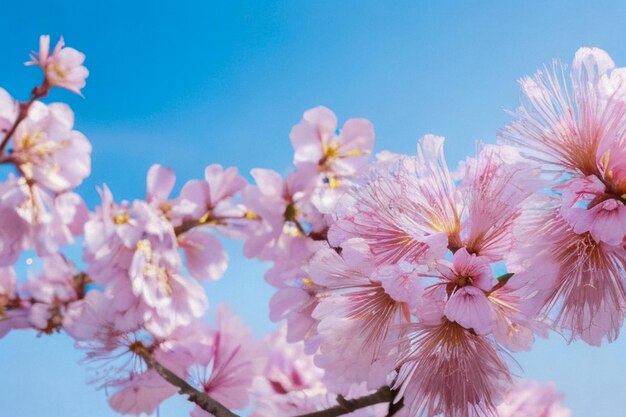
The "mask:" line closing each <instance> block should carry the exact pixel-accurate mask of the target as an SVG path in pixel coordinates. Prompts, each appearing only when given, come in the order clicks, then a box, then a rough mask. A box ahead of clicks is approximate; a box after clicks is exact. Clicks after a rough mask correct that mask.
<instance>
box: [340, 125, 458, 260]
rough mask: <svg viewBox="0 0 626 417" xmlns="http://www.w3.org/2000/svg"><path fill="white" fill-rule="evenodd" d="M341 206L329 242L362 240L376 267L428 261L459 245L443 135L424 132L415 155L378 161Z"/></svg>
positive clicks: (455, 195) (455, 201)
mask: <svg viewBox="0 0 626 417" xmlns="http://www.w3.org/2000/svg"><path fill="white" fill-rule="evenodd" d="M362 182H363V184H361V185H357V186H355V187H354V190H353V192H352V193H351V195H350V196H349V197H347V198H345V199H344V200H342V201H341V202H340V203H339V204H340V206H343V207H340V208H339V210H338V212H337V213H338V217H339V218H338V219H337V221H336V222H335V223H334V224H333V225H332V226H331V229H330V231H329V240H330V242H331V244H333V246H340V245H341V243H342V242H343V241H345V240H347V239H349V238H352V237H358V238H362V239H364V240H365V242H366V243H367V244H368V246H369V250H370V252H371V254H372V256H373V258H374V263H375V265H383V264H395V263H398V262H400V261H403V260H404V261H408V262H413V263H430V262H433V261H435V260H437V259H439V258H441V257H443V255H444V254H445V252H446V250H447V246H448V245H449V244H452V245H454V246H458V245H460V242H459V233H460V214H459V213H460V207H459V205H460V200H459V194H458V192H457V191H456V187H455V185H454V182H453V180H452V177H451V176H450V173H449V171H448V168H447V166H446V163H445V159H444V155H443V138H440V137H436V136H426V137H424V139H423V140H422V142H421V143H420V145H419V146H418V158H417V159H410V158H403V159H401V160H399V161H396V162H395V163H393V162H392V163H382V164H381V165H380V169H377V167H376V165H374V167H373V168H372V169H371V170H370V171H369V172H368V173H367V174H365V176H364V178H363V179H362Z"/></svg>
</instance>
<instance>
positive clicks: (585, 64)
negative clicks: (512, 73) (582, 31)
mask: <svg viewBox="0 0 626 417" xmlns="http://www.w3.org/2000/svg"><path fill="white" fill-rule="evenodd" d="M614 74H615V77H614V76H613V75H614ZM623 75H624V69H623V68H618V69H616V68H615V64H614V63H613V61H612V60H611V58H610V57H609V56H608V54H607V53H606V52H604V51H603V50H601V49H597V48H581V49H579V50H578V51H577V52H576V55H575V57H574V62H573V64H572V69H571V72H570V74H569V77H567V76H566V75H565V73H564V70H563V69H561V70H559V69H558V68H557V65H556V64H555V68H553V69H552V71H549V70H548V69H546V70H544V71H539V72H538V73H537V74H536V76H535V78H534V79H533V78H525V79H523V80H522V81H521V84H522V89H523V91H524V94H525V96H526V101H525V103H524V104H523V105H522V106H521V107H520V108H519V109H518V112H517V114H516V115H515V117H516V118H515V120H514V121H513V122H512V123H511V124H510V125H509V126H507V127H506V128H504V129H503V130H502V132H501V133H500V139H501V140H503V141H506V142H510V143H513V144H516V145H518V146H520V150H521V152H522V153H523V154H524V155H526V156H528V157H529V158H530V159H533V160H534V161H536V162H538V163H539V168H541V169H542V170H543V171H544V172H551V173H554V174H556V177H555V178H556V179H559V178H563V179H565V180H571V182H570V183H569V185H566V186H565V187H566V188H565V189H563V187H555V191H561V190H562V191H563V192H564V193H565V194H564V196H563V198H564V200H565V201H564V206H565V207H564V212H563V215H564V216H565V217H566V218H567V219H568V221H570V223H571V224H572V225H573V226H574V230H575V231H577V233H582V232H583V231H585V232H586V231H591V230H592V229H593V236H594V239H596V240H598V241H606V242H607V243H610V244H617V243H618V241H619V240H623V239H624V234H625V233H624V227H623V224H624V218H625V217H624V216H626V214H625V213H626V209H625V208H624V204H625V203H626V198H625V197H624V195H625V193H626V175H625V173H626V156H625V155H626V151H625V149H626V146H624V145H625V144H626V142H625V141H626V138H625V135H624V126H625V124H626V100H624V94H625V92H626V84H624V83H623V79H624V77H623ZM593 177H595V178H596V179H592V178H593ZM581 178H586V180H581ZM581 181H582V182H581ZM584 181H587V183H588V184H587V185H588V186H587V187H584V186H583V182H584ZM557 185H558V184H557ZM585 188H586V189H585ZM588 198H589V199H588ZM574 203H575V204H577V205H576V206H572V204H574ZM584 210H587V211H588V212H585V211H584ZM612 221H617V223H616V224H617V225H618V227H617V229H611V228H609V227H607V224H608V223H609V222H612ZM603 235H604V236H603ZM620 235H621V236H620Z"/></svg>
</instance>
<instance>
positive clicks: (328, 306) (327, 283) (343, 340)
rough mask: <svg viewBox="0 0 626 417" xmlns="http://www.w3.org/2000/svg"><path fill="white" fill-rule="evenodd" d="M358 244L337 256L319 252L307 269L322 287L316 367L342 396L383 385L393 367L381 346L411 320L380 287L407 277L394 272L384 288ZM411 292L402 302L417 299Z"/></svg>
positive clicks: (404, 306) (317, 314)
mask: <svg viewBox="0 0 626 417" xmlns="http://www.w3.org/2000/svg"><path fill="white" fill-rule="evenodd" d="M360 243H361V242H355V241H352V242H349V244H346V245H345V246H344V248H343V251H342V255H341V256H340V255H338V254H337V253H336V252H335V251H334V250H332V249H328V248H327V249H324V250H320V251H319V252H318V253H317V254H316V256H315V257H314V258H313V260H312V261H311V265H310V272H311V280H312V281H313V283H314V284H317V285H319V286H320V287H322V288H323V290H321V291H320V293H321V296H320V301H319V304H318V306H317V307H316V308H315V311H314V312H313V317H314V318H316V319H318V320H320V323H319V324H318V332H319V334H320V341H321V342H320V349H319V354H318V355H317V357H316V364H318V365H319V366H320V367H322V368H323V369H324V370H325V371H326V381H327V384H330V385H329V388H331V389H333V390H335V391H337V392H344V393H345V390H346V389H348V388H349V387H350V385H351V384H353V383H360V382H363V381H366V382H367V386H368V388H373V389H375V388H377V387H379V386H381V385H384V384H385V383H386V380H387V375H388V374H389V373H390V372H391V371H393V368H392V364H390V363H385V362H388V361H389V360H390V359H389V356H390V355H392V352H390V351H389V349H388V348H387V346H386V345H385V344H386V343H388V342H389V341H390V340H391V339H392V338H395V337H397V331H395V330H394V327H397V325H398V324H400V323H406V322H407V321H408V319H409V315H410V313H409V306H408V304H407V303H404V302H402V301H398V300H395V299H394V298H393V297H392V296H391V295H390V294H388V293H387V291H386V288H385V287H387V288H389V287H393V283H392V282H391V281H392V280H395V281H405V280H407V279H410V278H408V275H410V273H404V272H403V271H401V270H400V268H397V269H396V270H394V271H393V273H392V274H389V273H387V274H385V275H386V276H385V278H386V279H385V284H384V285H383V283H382V282H381V281H380V279H379V278H378V276H377V275H378V274H376V273H375V268H374V267H373V265H372V264H371V263H370V262H368V260H367V245H361V244H360ZM359 246H362V247H359ZM389 275H392V276H393V278H391V277H390V276H389ZM413 290H414V291H415V293H414V294H406V297H407V298H410V297H413V298H419V296H420V288H419V287H417V288H416V287H413ZM347 335H349V336H347Z"/></svg>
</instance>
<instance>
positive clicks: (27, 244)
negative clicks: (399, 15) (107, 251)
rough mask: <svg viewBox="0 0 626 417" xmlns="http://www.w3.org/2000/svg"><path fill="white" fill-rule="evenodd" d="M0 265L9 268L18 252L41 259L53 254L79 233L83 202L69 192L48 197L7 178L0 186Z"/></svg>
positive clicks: (84, 216) (83, 217)
mask: <svg viewBox="0 0 626 417" xmlns="http://www.w3.org/2000/svg"><path fill="white" fill-rule="evenodd" d="M0 213H1V214H2V215H1V216H0V223H2V224H3V225H4V226H3V227H2V228H1V231H0V248H1V249H2V251H1V252H0V253H1V255H0V265H3V264H4V265H11V264H13V263H14V262H15V261H16V260H17V257H18V256H19V254H20V253H21V251H22V249H27V248H30V249H35V250H36V251H37V254H38V255H40V256H45V255H49V254H53V253H55V252H57V251H58V250H59V249H60V248H61V247H62V246H64V245H67V244H69V243H71V242H73V240H74V237H76V236H78V235H80V234H81V233H82V228H83V225H84V223H85V221H86V219H87V214H88V210H87V206H86V205H85V202H84V201H83V200H82V199H81V198H80V196H78V194H75V193H72V192H65V193H60V194H57V195H50V194H49V193H47V192H46V191H44V190H43V189H41V188H40V187H38V186H37V185H29V184H28V182H27V181H26V180H25V179H24V178H23V177H22V178H15V177H13V176H10V177H9V179H8V181H7V182H5V183H3V184H0Z"/></svg>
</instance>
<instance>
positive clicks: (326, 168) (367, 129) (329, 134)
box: [289, 106, 374, 176]
mask: <svg viewBox="0 0 626 417" xmlns="http://www.w3.org/2000/svg"><path fill="white" fill-rule="evenodd" d="M337 132H338V130H337V117H336V116H335V114H334V113H333V112H332V111H331V110H330V109H328V108H326V107H324V106H318V107H315V108H313V109H310V110H307V111H306V112H304V115H303V118H302V120H301V121H300V123H298V124H297V125H295V126H294V127H293V129H291V134H290V135H289V137H290V138H291V143H292V144H293V147H294V148H295V151H296V153H295V155H294V164H295V165H296V166H298V165H299V164H302V163H310V162H312V163H315V164H317V165H318V167H319V170H320V171H321V172H329V173H330V175H340V176H344V175H354V174H355V173H356V172H357V170H358V169H360V168H362V167H363V166H364V165H365V164H366V163H367V159H368V157H369V154H370V153H371V152H372V147H373V146H374V128H373V126H372V124H371V123H370V121H369V120H366V119H350V120H347V121H346V122H345V124H344V126H343V129H341V131H340V132H339V133H337Z"/></svg>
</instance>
